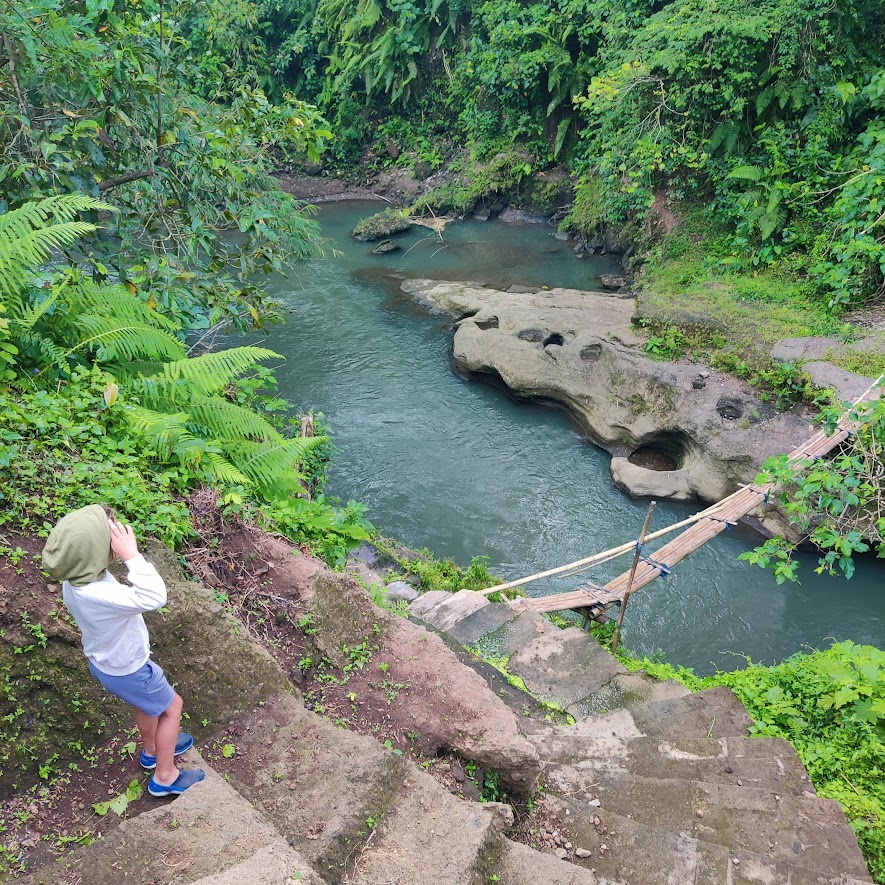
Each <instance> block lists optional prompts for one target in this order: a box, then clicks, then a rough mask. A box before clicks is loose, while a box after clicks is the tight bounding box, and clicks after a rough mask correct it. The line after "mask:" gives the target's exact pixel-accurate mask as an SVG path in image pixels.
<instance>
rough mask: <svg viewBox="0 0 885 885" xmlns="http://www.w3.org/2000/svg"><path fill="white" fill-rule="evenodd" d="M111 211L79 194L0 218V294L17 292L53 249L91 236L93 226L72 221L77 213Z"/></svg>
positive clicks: (38, 203) (31, 205) (27, 206)
mask: <svg viewBox="0 0 885 885" xmlns="http://www.w3.org/2000/svg"><path fill="white" fill-rule="evenodd" d="M112 208H113V207H111V206H108V205H107V204H106V203H102V202H100V201H98V200H95V199H93V198H92V197H87V196H85V195H83V194H63V195H60V196H56V197H47V198H46V199H45V200H37V201H35V202H31V203H25V204H24V205H23V206H20V207H19V208H18V209H13V210H12V211H11V212H7V213H6V214H5V215H0V291H2V292H5V293H7V294H10V295H11V294H14V293H16V292H18V291H19V290H20V289H21V288H23V287H24V285H25V284H26V283H27V281H28V277H29V274H30V273H31V272H33V271H34V270H35V269H36V268H38V267H40V265H42V264H43V263H44V262H45V261H46V260H47V259H48V258H49V256H50V255H51V254H52V251H53V250H55V249H62V248H64V247H66V246H70V245H72V244H73V243H75V242H76V241H77V240H78V239H80V238H81V237H83V236H85V235H86V234H89V233H92V231H94V230H95V225H94V224H88V223H87V222H84V221H76V220H74V219H76V217H77V215H79V214H80V213H81V212H85V211H90V210H96V209H112Z"/></svg>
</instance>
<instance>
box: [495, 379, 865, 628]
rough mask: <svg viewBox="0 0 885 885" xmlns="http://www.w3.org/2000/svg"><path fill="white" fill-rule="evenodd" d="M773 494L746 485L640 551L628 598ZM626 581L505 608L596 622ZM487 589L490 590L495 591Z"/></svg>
mask: <svg viewBox="0 0 885 885" xmlns="http://www.w3.org/2000/svg"><path fill="white" fill-rule="evenodd" d="M868 392H869V391H868ZM851 431H852V425H851V422H850V421H849V420H848V418H847V417H845V418H843V419H842V420H841V421H840V422H839V423H838V425H837V426H836V430H835V431H834V433H833V434H832V436H827V435H826V433H825V432H824V431H822V430H821V431H819V432H818V433H816V434H815V435H814V436H812V437H811V438H810V439H808V440H806V441H805V442H804V443H803V444H802V445H801V446H799V447H798V448H796V449H794V450H793V451H792V452H790V454H789V461H790V462H791V463H793V464H804V463H806V462H808V461H813V460H814V459H815V458H821V457H823V456H824V455H826V454H828V453H829V452H831V451H832V450H833V449H835V448H836V447H837V446H839V445H840V444H841V443H842V442H844V441H845V440H846V439H847V438H848V437H849V435H850V434H851ZM771 490H772V486H771V484H766V485H750V486H746V487H745V488H743V489H740V490H739V491H737V492H735V493H734V494H733V495H730V496H729V497H728V498H726V499H724V500H723V501H722V502H720V505H718V506H717V507H716V512H715V514H714V515H710V516H706V517H701V518H700V519H698V521H697V522H695V523H694V524H693V525H692V526H691V527H690V528H688V529H686V530H685V531H683V532H682V533H681V534H679V535H677V536H676V537H675V538H674V539H673V540H672V541H670V542H669V543H667V544H665V545H664V546H663V547H661V548H660V549H659V550H657V551H655V553H654V554H653V555H649V554H646V553H645V552H644V551H641V552H642V554H643V555H642V557H641V558H640V560H639V565H638V566H637V569H636V574H635V575H634V577H633V584H632V586H631V587H630V588H629V589H630V595H632V594H633V593H635V592H636V591H637V590H639V589H640V588H641V587H644V586H645V585H646V584H648V583H650V582H651V581H653V580H654V579H655V578H657V577H660V576H661V575H667V574H669V573H670V570H671V569H672V568H673V566H674V565H676V563H677V562H679V561H680V560H683V559H685V557H686V556H688V555H689V554H690V553H693V552H694V551H695V550H697V549H698V547H701V546H703V545H704V544H706V543H707V542H708V541H709V540H711V539H712V538H715V537H716V535H718V534H719V533H720V532H723V531H725V529H726V528H728V526H729V525H734V524H735V523H736V522H737V521H738V520H739V519H740V518H741V517H743V516H746V515H747V514H748V513H751V512H752V511H753V510H755V509H756V508H757V507H758V506H759V505H760V504H762V503H763V502H765V501H766V500H767V499H768V494H769V492H770V491H771ZM710 509H713V508H710ZM629 580H630V570H629V569H628V570H627V571H626V572H624V573H623V574H622V575H619V576H618V577H617V578H615V579H614V580H612V581H609V582H608V583H607V584H606V585H605V586H603V587H597V586H595V585H593V584H591V583H587V584H584V585H582V586H579V587H578V588H577V589H575V590H572V591H570V592H568V593H555V594H551V595H550V596H539V597H535V598H528V599H527V598H518V599H514V600H512V601H510V603H509V604H510V605H511V606H512V607H513V608H514V609H516V610H518V611H533V612H538V613H543V612H556V611H565V610H567V609H572V610H575V611H580V612H582V613H583V614H586V615H588V616H589V617H591V618H595V617H598V616H599V615H601V614H603V613H604V612H605V611H606V610H607V609H609V608H611V607H612V606H613V605H618V604H621V603H623V601H624V598H625V597H626V596H627V590H628V583H629ZM489 589H490V590H494V589H495V588H494V587H491V588H489Z"/></svg>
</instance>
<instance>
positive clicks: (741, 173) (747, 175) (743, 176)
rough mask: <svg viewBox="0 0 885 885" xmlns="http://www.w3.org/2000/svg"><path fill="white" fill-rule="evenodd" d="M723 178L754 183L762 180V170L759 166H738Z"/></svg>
mask: <svg viewBox="0 0 885 885" xmlns="http://www.w3.org/2000/svg"><path fill="white" fill-rule="evenodd" d="M725 177H726V178H736V179H737V180H738V181H752V182H754V183H756V182H759V181H761V180H762V169H761V168H760V167H759V166H738V167H737V168H736V169H732V170H731V172H729V173H728V175H726V176H725Z"/></svg>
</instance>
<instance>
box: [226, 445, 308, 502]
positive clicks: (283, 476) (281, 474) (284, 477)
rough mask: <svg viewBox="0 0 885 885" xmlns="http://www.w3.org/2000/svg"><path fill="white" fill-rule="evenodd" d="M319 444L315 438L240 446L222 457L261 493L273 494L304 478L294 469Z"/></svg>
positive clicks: (284, 490)
mask: <svg viewBox="0 0 885 885" xmlns="http://www.w3.org/2000/svg"><path fill="white" fill-rule="evenodd" d="M321 442H322V439H321V438H317V437H313V438H301V437H297V438H294V439H276V440H269V441H268V442H263V443H252V442H244V443H241V444H239V445H237V446H236V449H227V450H226V454H227V455H228V457H229V458H230V459H231V461H233V462H234V464H235V465H236V466H237V468H238V469H239V470H242V471H243V473H245V474H246V475H247V476H249V477H250V478H251V479H252V480H253V481H254V482H255V484H256V485H257V486H258V487H259V488H260V489H261V490H262V491H264V492H265V493H266V494H267V493H269V494H274V493H279V492H286V491H290V490H291V489H293V488H295V487H296V486H297V484H298V480H300V479H303V478H304V476H303V474H301V473H300V472H299V470H298V465H299V464H300V463H301V461H303V460H304V458H305V457H306V456H307V454H308V453H309V452H310V451H312V450H313V449H314V448H316V447H317V446H318V445H319V444H320V443H321Z"/></svg>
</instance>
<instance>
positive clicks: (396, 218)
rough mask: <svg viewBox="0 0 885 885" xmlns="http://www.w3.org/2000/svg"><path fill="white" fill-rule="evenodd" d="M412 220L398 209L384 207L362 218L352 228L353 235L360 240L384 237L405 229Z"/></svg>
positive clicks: (410, 224)
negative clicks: (381, 210) (380, 210)
mask: <svg viewBox="0 0 885 885" xmlns="http://www.w3.org/2000/svg"><path fill="white" fill-rule="evenodd" d="M411 226H412V222H411V221H409V219H408V218H407V217H406V216H405V215H404V214H403V213H402V211H401V210H399V209H385V210H384V211H383V212H376V213H375V214H374V215H370V216H369V217H368V218H364V219H363V220H362V221H360V222H359V223H358V224H357V225H356V227H355V228H354V229H353V237H354V239H356V240H359V241H360V242H363V243H367V242H371V241H372V240H382V239H386V238H388V237H390V236H392V235H393V234H398V233H402V232H403V231H407V230H408V229H409V228H410V227H411Z"/></svg>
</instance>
